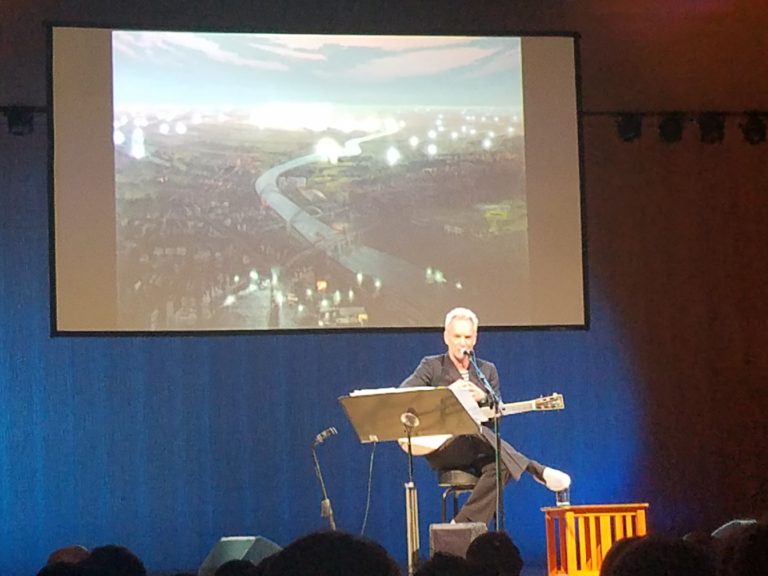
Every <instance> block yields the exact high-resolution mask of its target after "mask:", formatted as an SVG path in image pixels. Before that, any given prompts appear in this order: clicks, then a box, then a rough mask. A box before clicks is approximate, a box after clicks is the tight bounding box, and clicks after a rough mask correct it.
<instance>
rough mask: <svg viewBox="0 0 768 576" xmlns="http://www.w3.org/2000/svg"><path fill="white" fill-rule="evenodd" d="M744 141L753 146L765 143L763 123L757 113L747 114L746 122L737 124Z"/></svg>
mask: <svg viewBox="0 0 768 576" xmlns="http://www.w3.org/2000/svg"><path fill="white" fill-rule="evenodd" d="M739 126H740V127H741V133H742V134H743V135H744V140H745V141H746V142H749V143H750V144H752V145H753V146H754V145H755V144H762V143H763V142H765V121H764V120H763V117H762V115H760V114H759V113H757V112H748V113H747V120H746V121H745V122H742V123H741V124H739Z"/></svg>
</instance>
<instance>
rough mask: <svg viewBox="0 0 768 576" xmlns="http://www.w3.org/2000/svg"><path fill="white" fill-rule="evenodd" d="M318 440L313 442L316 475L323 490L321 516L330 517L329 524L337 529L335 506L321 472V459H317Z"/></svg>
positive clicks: (332, 528) (334, 529)
mask: <svg viewBox="0 0 768 576" xmlns="http://www.w3.org/2000/svg"><path fill="white" fill-rule="evenodd" d="M317 444H318V443H317V442H313V443H312V460H313V461H314V463H315V475H316V476H317V479H318V480H319V481H320V490H322V492H323V500H322V501H321V502H320V516H322V517H323V518H327V519H328V524H329V525H330V527H331V530H333V531H336V520H334V519H333V508H332V507H331V499H330V498H328V492H326V490H325V482H323V474H322V472H320V461H319V460H318V459H317V450H316V448H317Z"/></svg>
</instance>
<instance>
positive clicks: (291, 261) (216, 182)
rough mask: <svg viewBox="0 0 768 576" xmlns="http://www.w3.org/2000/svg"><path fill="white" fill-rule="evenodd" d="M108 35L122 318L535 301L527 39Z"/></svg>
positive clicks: (148, 326)
mask: <svg viewBox="0 0 768 576" xmlns="http://www.w3.org/2000/svg"><path fill="white" fill-rule="evenodd" d="M112 44H113V75H114V85H113V90H114V102H113V106H114V134H113V140H114V144H115V190H116V224H117V226H116V231H117V247H118V254H117V274H118V282H117V285H118V300H119V302H118V311H119V319H118V324H119V325H120V326H122V327H123V328H125V329H128V330H150V331H155V330H266V329H306V328H323V329H324V328H348V327H366V326H369V327H414V326H435V325H436V324H437V323H439V321H440V318H441V317H442V315H443V314H444V313H445V311H446V310H448V309H449V308H450V307H452V306H456V305H465V306H470V307H472V308H473V309H475V310H476V311H477V312H478V314H479V315H480V317H481V318H483V316H484V315H485V318H484V320H491V318H489V316H490V315H493V316H494V317H493V318H492V320H493V321H494V323H495V324H497V325H503V324H505V318H499V317H498V311H499V310H505V312H503V314H509V319H508V322H507V323H508V324H512V323H517V324H519V323H520V322H521V318H522V319H524V317H525V310H527V309H528V291H529V264H528V218H527V209H526V186H525V155H524V130H523V102H522V71H521V64H520V62H521V60H520V40H519V39H518V38H506V37H499V38H479V37H473V38H470V37H406V36H398V37H394V36H388V37H381V36H378V37H373V36H317V35H311V36H306V35H253V34H200V33H170V32H125V31H121V32H113V35H112ZM500 302H501V303H503V305H502V306H500V305H499V303H500ZM513 319H514V320H513Z"/></svg>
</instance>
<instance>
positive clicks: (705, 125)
mask: <svg viewBox="0 0 768 576" xmlns="http://www.w3.org/2000/svg"><path fill="white" fill-rule="evenodd" d="M696 123H697V124H698V125H699V141H701V142H703V143H704V144H719V143H720V142H722V141H723V138H724V137H725V114H723V113H721V112H702V113H701V114H699V115H698V116H697V117H696Z"/></svg>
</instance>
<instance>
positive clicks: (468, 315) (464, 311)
mask: <svg viewBox="0 0 768 576" xmlns="http://www.w3.org/2000/svg"><path fill="white" fill-rule="evenodd" d="M457 318H460V319H462V320H469V321H470V322H472V325H473V326H474V327H475V330H477V325H478V320H477V314H475V313H474V312H472V310H470V309H469V308H454V309H453V310H450V311H449V312H448V314H446V315H445V329H446V330H447V329H448V325H449V324H450V323H451V322H453V321H454V320H456V319H457Z"/></svg>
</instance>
